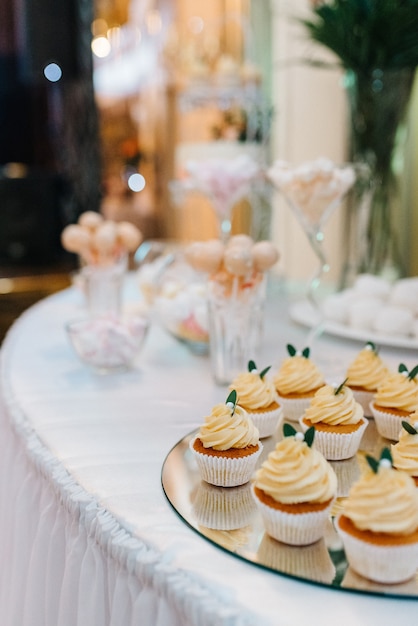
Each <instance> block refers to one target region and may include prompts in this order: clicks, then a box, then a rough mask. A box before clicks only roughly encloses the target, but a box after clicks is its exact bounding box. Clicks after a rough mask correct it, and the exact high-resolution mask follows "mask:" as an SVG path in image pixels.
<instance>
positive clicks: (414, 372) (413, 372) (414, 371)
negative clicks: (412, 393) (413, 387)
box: [408, 365, 418, 380]
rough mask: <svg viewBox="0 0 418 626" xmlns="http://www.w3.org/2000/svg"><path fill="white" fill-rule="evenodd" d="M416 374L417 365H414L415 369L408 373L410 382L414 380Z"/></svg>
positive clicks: (417, 371)
mask: <svg viewBox="0 0 418 626" xmlns="http://www.w3.org/2000/svg"><path fill="white" fill-rule="evenodd" d="M417 374H418V365H415V367H414V368H413V369H412V370H411V371H410V372H409V375H408V378H409V379H410V380H414V378H415V377H416V375H417Z"/></svg>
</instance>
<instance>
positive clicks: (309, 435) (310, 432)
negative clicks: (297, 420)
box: [305, 426, 315, 448]
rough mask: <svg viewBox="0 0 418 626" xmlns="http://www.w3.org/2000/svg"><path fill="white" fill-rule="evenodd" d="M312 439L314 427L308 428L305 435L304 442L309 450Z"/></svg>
mask: <svg viewBox="0 0 418 626" xmlns="http://www.w3.org/2000/svg"><path fill="white" fill-rule="evenodd" d="M314 438H315V428H314V426H311V427H310V428H308V430H307V431H306V433H305V441H306V443H307V444H308V446H309V448H310V447H311V446H312V444H313V440H314Z"/></svg>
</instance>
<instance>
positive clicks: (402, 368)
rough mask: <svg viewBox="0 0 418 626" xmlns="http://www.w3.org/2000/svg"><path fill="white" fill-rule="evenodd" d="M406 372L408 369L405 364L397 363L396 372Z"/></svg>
mask: <svg viewBox="0 0 418 626" xmlns="http://www.w3.org/2000/svg"><path fill="white" fill-rule="evenodd" d="M407 371H408V368H407V367H406V365H405V363H399V367H398V372H399V373H400V374H402V372H407Z"/></svg>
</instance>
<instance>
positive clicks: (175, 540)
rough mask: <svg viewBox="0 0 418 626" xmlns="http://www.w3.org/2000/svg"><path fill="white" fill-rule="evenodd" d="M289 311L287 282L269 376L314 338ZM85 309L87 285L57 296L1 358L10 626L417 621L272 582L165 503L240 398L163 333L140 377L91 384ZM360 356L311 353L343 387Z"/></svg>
mask: <svg viewBox="0 0 418 626" xmlns="http://www.w3.org/2000/svg"><path fill="white" fill-rule="evenodd" d="M138 298H139V296H138ZM134 300H135V297H134ZM288 302H289V295H288V293H287V290H286V289H285V288H284V287H283V286H282V285H276V286H275V287H274V288H273V289H272V290H271V291H270V294H269V298H268V310H267V313H266V328H265V340H264V346H263V352H262V356H261V357H260V366H261V365H262V366H263V367H264V366H267V365H270V364H271V365H272V370H274V369H275V368H276V367H278V365H279V363H280V362H281V360H282V359H283V358H284V356H285V354H286V344H287V343H291V344H293V345H295V346H297V347H298V348H303V347H304V342H305V341H306V337H307V329H306V328H303V327H302V326H298V325H296V324H292V322H291V321H290V320H289V319H288V315H287V311H288ZM131 304H132V303H131ZM82 311H83V301H82V296H81V294H80V293H79V292H78V291H77V290H76V289H75V288H70V289H68V290H65V291H63V292H60V293H59V294H56V295H54V296H51V297H49V298H47V299H45V300H43V301H41V302H40V303H38V304H37V305H35V306H34V307H32V308H31V309H29V310H28V311H27V312H25V313H24V314H23V315H22V316H21V317H20V318H19V319H18V320H17V322H16V323H15V324H14V326H13V327H12V329H11V330H10V331H9V333H8V335H7V337H6V339H5V341H4V343H3V346H2V349H1V353H0V355H1V372H0V375H1V379H0V385H1V386H0V430H1V442H2V451H1V455H0V481H1V489H0V503H1V506H0V615H1V623H2V624H4V625H5V626H26V625H27V626H29V625H30V626H70V625H71V626H72V625H78V626H87V625H88V626H108V625H109V626H131V625H132V626H134V625H139V624H141V626H147V625H149V626H172V625H173V626H176V625H178V626H187V625H188V624H190V625H212V624H213V625H215V624H216V625H217V626H221V625H231V626H232V625H233V626H238V625H241V624H242V625H254V626H262V625H263V624H271V625H275V626H278V625H285V626H293V625H295V626H296V625H300V624H303V623H308V622H309V623H310V624H311V626H315V625H318V626H319V625H321V626H328V625H329V626H331V625H332V626H334V624H335V623H336V621H338V620H343V623H353V624H356V626H362V625H364V626H366V625H367V626H370V625H373V624H376V625H377V624H379V626H384V625H385V624H387V625H389V624H390V625H391V626H392V625H393V624H394V623H398V622H399V619H402V620H403V622H404V623H413V620H414V616H415V615H416V612H417V608H418V605H417V604H416V602H415V601H414V600H411V599H395V598H385V597H376V596H373V595H365V594H356V593H352V592H351V593H350V592H345V591H341V590H332V589H328V588H325V587H321V586H316V585H312V584H309V583H305V582H302V581H298V580H294V579H290V578H288V577H285V576H282V575H280V574H276V573H273V572H270V571H267V570H266V571H265V570H262V569H260V568H258V567H255V566H254V565H252V564H250V563H246V562H244V561H242V560H239V559H237V558H235V557H234V556H232V555H231V554H227V553H225V552H224V551H222V550H220V549H219V548H217V547H216V546H215V545H213V544H211V543H210V542H209V541H207V540H205V539H203V538H202V537H200V536H199V535H198V534H197V533H195V532H193V531H192V530H191V529H190V528H189V527H188V526H187V525H186V524H184V522H183V521H182V520H181V519H180V518H179V517H178V516H177V515H176V513H175V512H174V511H173V509H172V508H171V506H170V505H169V503H168V502H167V500H166V498H165V496H164V493H163V490H162V487H161V468H162V465H163V462H164V459H165V457H166V455H167V453H168V452H169V450H170V449H171V448H172V447H173V445H175V444H176V443H177V442H178V441H179V440H180V439H181V438H182V437H184V436H185V435H186V434H187V433H189V432H191V431H192V430H193V429H195V428H197V427H198V426H199V425H200V424H201V422H202V420H203V417H204V416H205V415H206V414H207V412H208V411H210V409H211V407H212V406H213V405H214V404H215V403H217V402H221V401H224V400H225V397H226V396H225V392H226V390H225V388H223V387H219V386H216V385H215V384H214V382H213V380H212V377H211V373H210V368H209V360H208V358H207V357H202V356H194V355H193V354H191V353H190V351H189V350H188V349H187V348H186V347H185V346H184V345H182V344H180V343H179V342H177V341H176V340H175V339H174V338H172V337H171V336H169V335H168V334H166V333H165V332H164V331H163V330H162V329H161V328H159V327H158V326H157V325H153V326H152V327H151V330H150V333H149V336H148V338H147V341H146V344H145V346H144V349H143V352H142V357H141V360H140V365H139V367H138V368H136V369H134V370H132V371H129V372H126V373H123V374H122V373H120V374H115V375H110V376H99V375H96V374H93V373H92V372H91V371H90V370H89V369H88V368H86V367H85V366H83V365H82V364H81V363H80V362H79V361H78V360H77V358H76V356H75V355H74V353H73V352H72V349H71V347H70V345H69V343H68V339H67V337H66V335H65V332H64V324H65V322H66V321H68V320H69V319H71V318H74V317H77V316H81V314H82ZM361 347H362V345H361V344H360V343H357V342H352V341H346V340H342V339H337V338H333V337H330V336H326V335H324V336H322V337H321V338H320V339H318V340H317V341H316V344H315V345H314V346H313V351H312V352H311V356H312V358H313V359H314V360H315V361H316V362H317V363H318V365H319V366H320V367H321V368H322V369H323V371H324V373H325V374H326V375H327V377H328V378H329V377H332V378H333V380H342V379H343V378H344V372H345V368H346V366H347V364H348V362H349V361H350V359H352V358H353V357H354V356H355V354H356V353H357V352H358V351H359V349H360V348H361ZM381 354H382V356H383V357H384V358H385V360H387V362H388V364H389V365H391V366H393V367H396V366H397V365H398V363H399V362H400V361H401V360H402V361H404V362H405V363H406V364H407V365H408V366H409V367H412V366H413V365H415V362H414V360H415V361H416V360H417V359H416V353H414V352H413V351H408V350H405V351H401V350H397V349H395V348H382V350H381ZM261 360H262V362H261ZM178 480H181V475H179V476H178ZM400 616H402V617H400Z"/></svg>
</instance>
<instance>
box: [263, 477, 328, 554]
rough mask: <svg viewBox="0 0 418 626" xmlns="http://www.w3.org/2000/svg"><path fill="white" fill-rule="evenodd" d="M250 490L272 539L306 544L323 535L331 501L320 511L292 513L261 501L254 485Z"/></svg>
mask: <svg viewBox="0 0 418 626" xmlns="http://www.w3.org/2000/svg"><path fill="white" fill-rule="evenodd" d="M252 492H253V496H254V498H255V502H256V505H257V508H258V510H259V512H260V515H261V518H262V520H263V524H264V528H265V530H266V533H267V534H268V535H270V537H273V539H277V541H282V542H283V543H287V544H289V545H292V546H307V545H309V544H311V543H315V541H318V540H319V539H321V538H322V537H323V536H324V534H325V528H326V524H327V521H328V517H329V513H330V510H331V505H332V502H331V503H330V504H329V505H328V506H327V507H326V508H325V509H323V510H321V511H310V512H308V513H295V514H293V513H287V512H285V511H280V510H278V509H273V508H272V507H270V506H268V505H267V504H264V502H261V500H259V498H258V497H257V496H256V494H255V491H254V487H252Z"/></svg>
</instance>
